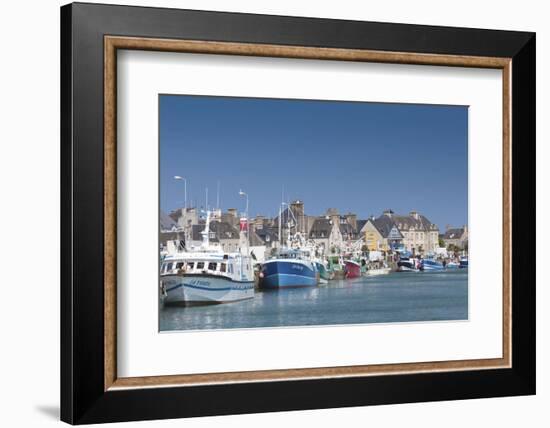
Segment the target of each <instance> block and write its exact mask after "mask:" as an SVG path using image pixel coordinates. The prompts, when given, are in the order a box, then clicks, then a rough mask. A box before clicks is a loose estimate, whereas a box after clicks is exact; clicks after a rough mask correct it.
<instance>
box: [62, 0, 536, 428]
mask: <svg viewBox="0 0 550 428" xmlns="http://www.w3.org/2000/svg"><path fill="white" fill-rule="evenodd" d="M61 105H62V111H61V129H62V138H61V156H62V159H61V165H62V171H61V175H62V180H61V192H62V193H61V194H62V207H61V208H62V209H61V212H62V219H61V224H62V235H61V244H62V245H61V247H62V250H61V251H62V257H61V259H62V265H61V272H62V283H61V287H62V289H61V339H62V340H61V359H62V360H61V367H62V370H61V390H62V392H61V418H62V420H64V421H66V422H69V423H71V424H85V423H98V422H115V421H129V420H144V419H162V418H178V417H191V416H203V415H223V414H236V413H252V412H270V411H282V410H298V409H316V408H328V407H344V406H363V405H372V404H388V403H406V402H417V401H435V400H452V399H465V398H477V397H496V396H511V395H527V394H534V393H535V261H534V257H532V252H533V249H534V247H535V245H534V244H535V236H536V235H535V35H534V34H533V33H526V32H511V31H495V30H481V29H465V28H447V27H433V26H417V25H408V24H390V23H372V22H353V21H338V20H327V19H312V18H293V17H281V16H265V15H248V14H233V13H220V12H204V11H200V12H199V11H191V10H174V9H157V8H140V7H128V6H112V5H111V6H108V5H92V4H78V3H76V4H70V5H67V6H64V7H62V8H61Z"/></svg>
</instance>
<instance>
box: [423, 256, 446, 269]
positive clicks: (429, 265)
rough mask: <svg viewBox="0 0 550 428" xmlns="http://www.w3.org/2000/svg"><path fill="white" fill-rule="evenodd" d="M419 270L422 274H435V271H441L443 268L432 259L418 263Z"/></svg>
mask: <svg viewBox="0 0 550 428" xmlns="http://www.w3.org/2000/svg"><path fill="white" fill-rule="evenodd" d="M419 269H420V270H421V271H424V272H435V271H442V270H444V269H445V268H444V267H443V265H442V264H441V263H438V262H436V261H435V260H432V259H423V260H422V261H421V262H420V267H419Z"/></svg>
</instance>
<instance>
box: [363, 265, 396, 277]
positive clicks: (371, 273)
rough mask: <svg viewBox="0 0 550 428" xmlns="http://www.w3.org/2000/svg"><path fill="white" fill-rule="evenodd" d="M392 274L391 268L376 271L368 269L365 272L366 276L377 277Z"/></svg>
mask: <svg viewBox="0 0 550 428" xmlns="http://www.w3.org/2000/svg"><path fill="white" fill-rule="evenodd" d="M390 272H391V268H389V267H381V268H376V269H368V270H367V271H366V272H365V276H377V275H387V274H389V273H390Z"/></svg>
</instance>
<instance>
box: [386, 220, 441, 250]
mask: <svg viewBox="0 0 550 428" xmlns="http://www.w3.org/2000/svg"><path fill="white" fill-rule="evenodd" d="M377 220H378V221H379V222H380V224H386V225H387V226H386V227H389V226H390V225H391V224H393V225H395V227H396V228H397V230H398V231H399V233H400V235H401V236H402V241H401V243H402V245H403V247H404V248H405V249H406V250H408V251H410V252H412V253H414V254H416V253H419V254H425V253H435V251H436V249H437V248H438V246H439V228H438V227H437V225H436V224H434V223H432V222H431V221H430V220H428V218H427V217H425V216H424V215H422V214H419V213H418V212H416V211H411V212H410V213H409V214H408V215H401V214H395V213H394V212H393V211H392V210H386V211H384V213H383V214H382V216H380V217H378V219H377ZM392 229H393V226H391V227H390V230H392ZM391 239H392V240H393V241H394V242H393V245H396V244H398V243H399V241H400V239H399V237H398V235H397V234H396V233H395V230H394V232H393V237H392V238H391ZM388 245H390V242H389V241H388ZM390 246H391V245H390Z"/></svg>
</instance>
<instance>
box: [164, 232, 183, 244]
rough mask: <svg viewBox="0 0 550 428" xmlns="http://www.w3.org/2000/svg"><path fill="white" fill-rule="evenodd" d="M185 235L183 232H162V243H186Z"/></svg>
mask: <svg viewBox="0 0 550 428" xmlns="http://www.w3.org/2000/svg"><path fill="white" fill-rule="evenodd" d="M184 240H185V234H184V233H183V232H161V233H160V242H162V243H165V242H167V241H184Z"/></svg>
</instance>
